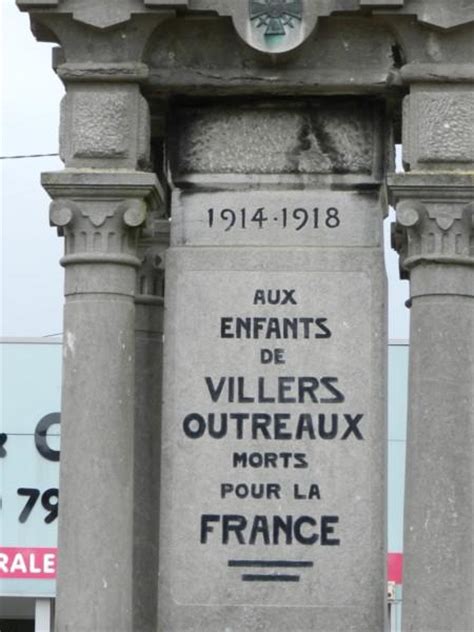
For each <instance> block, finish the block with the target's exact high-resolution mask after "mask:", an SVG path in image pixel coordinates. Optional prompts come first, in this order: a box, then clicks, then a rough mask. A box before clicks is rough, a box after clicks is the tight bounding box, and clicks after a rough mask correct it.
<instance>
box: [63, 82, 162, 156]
mask: <svg viewBox="0 0 474 632" xmlns="http://www.w3.org/2000/svg"><path fill="white" fill-rule="evenodd" d="M60 141H61V145H60V150H61V158H62V159H63V160H64V162H65V163H66V165H67V166H71V167H75V166H87V165H88V164H94V165H95V166H101V167H107V166H110V165H112V164H113V165H115V166H116V167H122V168H123V167H128V168H133V167H135V166H136V165H141V166H147V165H148V163H149V153H150V145H149V143H150V130H149V114H148V104H147V102H146V101H145V99H144V98H143V97H142V96H141V94H140V92H139V89H138V86H136V85H133V84H131V83H127V84H122V85H120V84H119V85H114V86H113V87H112V86H110V85H108V84H106V85H102V86H101V85H94V84H83V83H73V84H72V85H71V86H70V88H69V90H68V94H67V95H66V96H65V97H64V99H63V101H62V107H61V136H60Z"/></svg>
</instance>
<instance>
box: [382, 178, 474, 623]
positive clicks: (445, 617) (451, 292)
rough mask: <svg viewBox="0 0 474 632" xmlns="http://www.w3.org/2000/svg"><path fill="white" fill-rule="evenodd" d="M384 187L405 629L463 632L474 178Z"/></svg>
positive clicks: (472, 592)
mask: <svg viewBox="0 0 474 632" xmlns="http://www.w3.org/2000/svg"><path fill="white" fill-rule="evenodd" d="M389 189H390V191H391V197H392V202H393V203H394V204H395V205H396V207H397V226H396V231H395V239H394V246H395V248H396V249H397V250H399V251H400V254H401V266H402V268H403V270H404V274H405V275H406V276H408V275H409V278H410V296H411V299H410V300H411V325H410V393H411V397H410V401H409V412H408V441H407V472H406V497H405V535H404V549H405V562H404V589H403V626H404V629H407V630H420V631H423V632H425V631H426V632H428V631H430V632H431V631H439V632H441V631H443V632H444V631H445V630H456V631H457V630H459V631H462V632H464V631H466V632H469V631H470V630H472V626H473V624H474V611H473V607H474V606H473V604H474V583H473V573H472V569H473V548H472V521H473V498H474V496H473V485H474V480H473V476H472V454H473V437H472V424H473V421H474V419H473V389H472V384H473V373H472V366H473V363H472V360H473V356H474V336H473V331H474V320H473V319H474V257H473V254H474V253H473V250H472V243H473V226H474V224H473V211H474V207H473V204H472V196H473V193H474V179H473V177H472V176H470V175H461V174H455V173H453V174H437V175H433V174H421V173H418V174H407V175H404V176H395V177H392V178H390V180H389ZM420 498H421V499H423V502H421V503H420Z"/></svg>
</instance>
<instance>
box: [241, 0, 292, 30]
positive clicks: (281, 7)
mask: <svg viewBox="0 0 474 632" xmlns="http://www.w3.org/2000/svg"><path fill="white" fill-rule="evenodd" d="M249 11H250V19H251V20H252V21H254V23H255V25H256V27H257V28H261V27H265V36H269V37H270V36H275V35H286V33H287V29H290V28H294V21H295V20H299V21H301V19H302V17H303V4H302V0H250V2H249Z"/></svg>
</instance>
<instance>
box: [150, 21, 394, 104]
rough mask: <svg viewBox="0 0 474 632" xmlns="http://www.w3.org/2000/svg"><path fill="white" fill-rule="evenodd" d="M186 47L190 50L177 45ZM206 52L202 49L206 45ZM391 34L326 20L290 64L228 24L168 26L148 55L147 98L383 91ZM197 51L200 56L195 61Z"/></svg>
mask: <svg viewBox="0 0 474 632" xmlns="http://www.w3.org/2000/svg"><path fill="white" fill-rule="evenodd" d="M182 41H186V42H188V45H187V46H182V45H180V42H182ZM203 41H205V42H206V45H205V46H203V45H202V42H203ZM395 44H396V41H395V39H394V36H393V34H392V33H391V32H390V30H389V29H388V28H387V26H385V25H383V24H377V25H375V24H374V23H373V22H371V21H370V20H368V19H363V18H362V19H361V18H353V19H348V18H345V17H339V16H337V17H332V18H331V19H321V20H320V23H319V26H318V29H317V31H315V32H313V34H312V35H311V36H310V37H309V38H308V40H307V41H306V42H305V44H304V45H303V46H301V47H300V48H298V49H297V50H296V51H294V52H293V53H292V54H291V58H287V59H285V61H281V62H279V63H277V62H276V61H275V60H273V59H268V58H267V57H266V56H264V55H262V54H259V53H257V52H256V51H254V50H253V49H252V48H250V47H248V46H246V45H245V44H244V43H243V42H242V41H241V40H240V38H238V37H237V36H236V34H235V31H234V29H233V26H232V24H231V23H230V22H229V21H226V20H223V19H220V20H219V19H216V18H214V17H207V16H206V17H202V18H201V19H199V20H183V19H180V20H169V21H167V22H166V25H165V24H164V25H163V26H162V27H160V28H158V29H157V30H156V32H155V34H154V36H153V39H152V42H151V43H150V48H149V50H148V53H147V57H146V59H147V63H148V65H149V66H150V80H149V82H148V85H147V89H146V92H147V94H150V95H153V94H155V93H156V94H157V95H163V93H165V94H169V93H178V94H183V93H185V94H196V93H197V94H207V95H209V94H214V93H216V92H218V93H221V94H229V93H237V94H239V93H240V94H242V93H244V94H248V93H249V90H250V91H251V93H255V94H262V93H263V94H268V93H271V94H275V93H277V94H282V95H289V96H291V95H293V96H294V95H298V94H300V95H301V94H302V95H308V94H317V93H321V92H325V91H326V92H327V91H329V87H330V92H331V93H334V92H344V93H361V92H365V93H378V94H380V93H381V92H384V91H386V89H387V82H390V78H391V72H392V69H393V68H394V59H393V51H392V47H393V46H394V45H395ZM196 51H199V54H196Z"/></svg>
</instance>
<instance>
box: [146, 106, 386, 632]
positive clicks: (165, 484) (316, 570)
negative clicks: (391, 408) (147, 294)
mask: <svg viewBox="0 0 474 632" xmlns="http://www.w3.org/2000/svg"><path fill="white" fill-rule="evenodd" d="M341 107H342V106H341V103H340V102H339V101H338V100H337V99H336V100H333V99H328V100H324V99H321V100H317V101H314V102H313V103H311V104H309V105H308V104H305V105H299V106H296V107H294V108H288V107H285V108H283V107H278V106H275V105H272V106H268V105H265V104H260V105H257V104H256V105H255V106H253V107H249V106H248V107H241V108H240V107H238V106H231V107H228V106H222V107H209V108H206V107H199V108H182V109H179V110H177V112H176V113H175V119H174V129H175V131H174V133H173V135H172V142H171V144H170V150H171V152H172V155H171V172H172V177H173V183H172V184H173V189H174V191H173V198H172V222H171V248H170V250H169V251H168V253H167V256H166V269H167V284H166V316H165V366H166V371H165V382H164V409H163V436H162V445H163V457H162V490H161V497H162V507H163V508H166V512H162V524H161V532H160V537H161V547H160V563H161V573H160V591H159V608H158V612H159V618H160V628H159V629H160V630H180V631H185V630H194V629H196V628H195V621H199V626H200V627H199V629H202V630H206V631H217V630H223V629H229V630H234V629H235V630H246V631H247V630H248V631H250V630H252V631H253V630H272V631H281V632H283V631H284V630H285V631H286V630H288V629H295V630H298V631H299V632H303V631H306V630H308V631H309V630H315V629H317V630H326V631H328V632H329V631H331V632H334V631H335V630H341V631H342V630H348V629H352V630H357V631H360V632H362V631H364V632H366V631H367V630H379V629H382V628H383V612H384V594H383V592H384V591H383V586H384V581H383V580H384V543H383V523H384V474H383V472H384V442H385V422H384V405H383V401H384V364H385V360H384V354H385V350H384V348H385V342H386V341H385V325H384V322H385V308H384V303H385V278H384V269H383V260H382V254H381V225H382V219H383V211H382V209H381V206H380V203H379V191H378V186H379V185H378V181H379V171H380V167H381V164H380V160H381V158H380V156H382V155H383V151H382V148H381V147H380V141H379V129H380V126H381V121H382V113H381V111H380V109H379V106H378V105H377V104H376V103H372V102H371V101H363V100H360V99H353V100H352V102H351V103H350V105H349V106H348V105H345V106H344V116H343V115H342V110H341ZM347 107H350V108H351V110H350V112H349V110H346V109H345V108H347ZM342 119H344V123H343V125H340V122H341V120H342Z"/></svg>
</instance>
